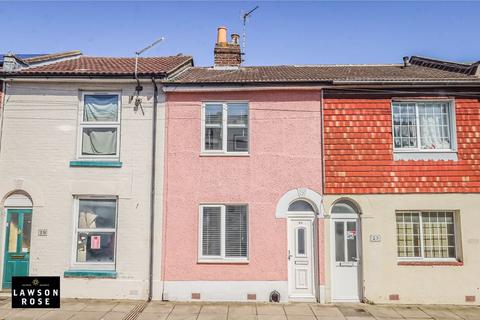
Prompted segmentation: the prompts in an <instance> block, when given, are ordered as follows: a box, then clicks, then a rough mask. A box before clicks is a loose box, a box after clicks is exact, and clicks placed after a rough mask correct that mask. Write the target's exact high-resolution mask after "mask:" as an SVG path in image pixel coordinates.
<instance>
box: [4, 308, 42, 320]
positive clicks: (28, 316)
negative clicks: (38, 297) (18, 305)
mask: <svg viewBox="0 0 480 320" xmlns="http://www.w3.org/2000/svg"><path fill="white" fill-rule="evenodd" d="M49 311H50V309H17V310H14V311H12V312H11V313H10V314H8V315H7V316H6V317H5V319H8V320H10V319H12V320H32V319H38V318H40V317H41V316H43V315H44V314H46V313H47V312H49Z"/></svg>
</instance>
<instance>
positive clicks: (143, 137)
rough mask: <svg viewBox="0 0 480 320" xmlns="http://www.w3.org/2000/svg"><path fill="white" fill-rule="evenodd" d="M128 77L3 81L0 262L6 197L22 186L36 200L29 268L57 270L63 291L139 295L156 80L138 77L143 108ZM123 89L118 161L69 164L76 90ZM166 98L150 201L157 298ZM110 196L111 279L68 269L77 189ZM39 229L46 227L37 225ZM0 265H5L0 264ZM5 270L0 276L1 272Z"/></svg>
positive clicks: (145, 258)
mask: <svg viewBox="0 0 480 320" xmlns="http://www.w3.org/2000/svg"><path fill="white" fill-rule="evenodd" d="M135 85H136V84H135V82H133V81H130V83H123V84H122V83H109V82H107V81H96V80H83V81H82V80H79V82H68V81H63V82H58V81H54V80H43V81H36V82H23V81H20V80H13V81H9V84H8V86H7V90H6V99H5V112H4V119H3V120H4V123H3V137H2V141H1V143H2V145H1V153H0V210H1V212H2V214H1V220H0V224H1V226H2V228H0V230H1V231H0V239H1V242H0V247H1V250H0V252H1V261H3V252H4V243H5V241H4V239H5V231H4V230H5V210H4V209H5V208H4V207H3V204H4V202H5V199H6V198H7V197H8V196H9V195H10V194H12V193H14V192H19V191H21V192H24V193H26V194H28V196H29V197H31V199H32V202H33V218H32V232H31V237H32V238H31V255H30V275H43V276H46V275H55V276H60V277H61V286H62V297H65V298H68V297H76V298H109V299H111V298H116V299H145V298H146V297H147V289H148V262H149V225H150V196H149V195H150V181H151V179H150V178H151V176H150V172H151V170H150V168H151V141H152V139H151V137H152V104H153V87H152V83H151V81H148V82H146V83H144V84H143V86H144V90H143V91H142V93H141V95H140V97H141V98H142V108H143V113H142V110H141V109H139V108H134V105H133V102H132V99H131V96H133V95H134V89H135ZM82 90H85V91H108V92H111V91H115V92H121V135H120V144H121V147H120V161H121V162H122V163H123V165H122V167H121V168H88V167H70V165H69V163H70V161H72V160H76V148H77V144H78V141H77V136H78V121H79V105H80V104H79V95H80V93H81V91H82ZM164 106H165V105H164V101H163V95H161V96H160V97H159V104H158V122H157V123H158V128H157V133H158V138H157V141H158V145H157V148H158V152H157V160H156V161H157V183H158V184H157V193H156V196H157V202H156V203H157V206H156V213H157V215H156V220H155V221H156V225H155V228H156V230H157V232H156V235H155V241H156V243H158V245H157V246H156V248H155V250H156V251H157V252H158V253H159V254H158V256H156V259H155V261H154V265H155V268H154V298H156V299H160V298H161V296H159V295H158V296H157V295H156V294H157V293H159V294H160V293H161V282H160V274H159V270H160V268H161V267H160V260H159V259H160V253H161V249H162V248H161V245H160V240H161V220H162V209H163V206H162V197H163V190H162V185H163V180H162V177H163V144H164V139H163V137H164V121H163V119H164V110H165V108H164ZM76 195H88V196H117V197H118V211H117V239H116V263H115V271H116V272H117V277H116V279H100V278H82V277H80V278H67V277H64V272H65V271H67V270H72V265H73V259H74V253H73V252H74V250H75V243H74V240H73V239H74V214H76V213H74V196H76ZM40 229H46V230H47V235H46V236H39V230H40ZM1 266H2V267H1V268H2V269H0V272H1V273H2V274H3V263H2V264H1ZM0 279H3V277H0Z"/></svg>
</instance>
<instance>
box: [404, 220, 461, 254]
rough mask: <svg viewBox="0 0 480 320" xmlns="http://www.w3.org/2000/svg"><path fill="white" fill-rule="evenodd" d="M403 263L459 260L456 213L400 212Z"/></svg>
mask: <svg viewBox="0 0 480 320" xmlns="http://www.w3.org/2000/svg"><path fill="white" fill-rule="evenodd" d="M396 220H397V253H398V258H399V259H400V260H427V261H431V260H434V261H442V260H447V261H451V260H457V258H458V250H457V248H458V243H457V242H458V239H459V236H458V234H457V230H456V221H455V220H456V214H455V212H453V211H408V212H397V213H396Z"/></svg>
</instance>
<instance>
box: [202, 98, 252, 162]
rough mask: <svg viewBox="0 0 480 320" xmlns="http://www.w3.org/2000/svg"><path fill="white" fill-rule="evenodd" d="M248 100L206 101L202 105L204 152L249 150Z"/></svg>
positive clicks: (220, 152)
mask: <svg viewBox="0 0 480 320" xmlns="http://www.w3.org/2000/svg"><path fill="white" fill-rule="evenodd" d="M248 113H249V108H248V103H247V102H206V103H204V104H203V106H202V153H203V154H237V155H247V154H248V152H249V119H248V118H249V116H248Z"/></svg>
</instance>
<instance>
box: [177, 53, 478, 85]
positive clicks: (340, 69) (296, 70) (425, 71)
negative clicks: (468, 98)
mask: <svg viewBox="0 0 480 320" xmlns="http://www.w3.org/2000/svg"><path fill="white" fill-rule="evenodd" d="M415 58H417V60H416V61H415V62H414V63H415V64H413V63H410V64H409V65H408V66H406V67H405V66H404V65H403V64H390V65H284V66H258V67H240V68H237V69H219V68H200V67H192V68H188V69H187V70H185V71H184V72H182V73H180V74H179V75H177V76H176V77H174V78H172V79H171V81H170V82H171V83H176V84H215V83H217V84H218V83H232V84H241V83H285V82H290V83H309V82H311V83H313V82H348V81H352V82H356V81H362V82H365V81H367V82H368V81H373V82H438V81H441V82H446V81H453V82H455V81H467V82H469V81H474V82H479V83H480V78H479V77H478V76H476V75H475V72H476V70H477V69H476V68H478V63H477V64H472V65H469V68H470V69H469V72H468V74H466V72H465V71H464V70H460V71H455V70H453V71H452V68H445V70H442V68H441V66H440V67H439V65H438V63H437V64H436V65H434V66H431V65H428V66H427V65H422V63H423V62H424V61H423V60H419V59H421V58H419V57H415ZM412 59H413V57H412ZM412 59H411V60H412ZM417 62H418V63H419V65H417ZM459 65H460V64H459Z"/></svg>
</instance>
